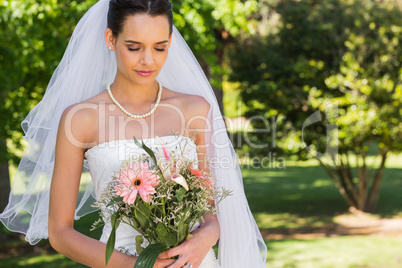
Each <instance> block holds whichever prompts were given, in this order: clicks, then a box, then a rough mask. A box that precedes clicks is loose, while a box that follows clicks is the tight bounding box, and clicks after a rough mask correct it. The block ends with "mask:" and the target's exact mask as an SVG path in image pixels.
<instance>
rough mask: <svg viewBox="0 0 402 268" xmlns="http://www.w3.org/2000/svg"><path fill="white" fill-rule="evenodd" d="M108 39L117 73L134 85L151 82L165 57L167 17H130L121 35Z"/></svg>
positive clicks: (139, 15) (167, 42) (169, 37)
mask: <svg viewBox="0 0 402 268" xmlns="http://www.w3.org/2000/svg"><path fill="white" fill-rule="evenodd" d="M106 36H107V35H106ZM106 38H108V37H106ZM111 38H113V44H114V46H113V49H114V50H115V53H116V62H117V69H118V72H120V74H121V75H123V76H124V77H125V78H126V79H128V80H129V81H131V82H133V83H136V84H142V85H144V84H149V83H151V82H153V81H154V80H155V78H156V77H157V76H158V74H159V72H160V70H161V69H162V67H163V65H164V63H165V61H166V58H167V56H168V49H169V46H170V41H171V35H170V34H169V21H168V19H167V17H166V16H156V17H151V16H149V15H147V14H137V15H133V16H129V17H127V19H126V21H125V23H124V26H123V31H122V32H121V33H120V34H119V35H118V36H117V38H116V37H113V36H112V37H111ZM106 42H107V41H106Z"/></svg>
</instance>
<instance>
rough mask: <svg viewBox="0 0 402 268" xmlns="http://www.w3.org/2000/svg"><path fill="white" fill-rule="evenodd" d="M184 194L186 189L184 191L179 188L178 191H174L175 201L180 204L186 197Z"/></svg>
mask: <svg viewBox="0 0 402 268" xmlns="http://www.w3.org/2000/svg"><path fill="white" fill-rule="evenodd" d="M186 192H187V191H186V189H184V188H183V187H180V188H179V189H178V190H176V198H177V201H179V202H181V201H182V200H183V198H184V196H185V195H186Z"/></svg>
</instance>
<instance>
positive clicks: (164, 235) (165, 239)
mask: <svg viewBox="0 0 402 268" xmlns="http://www.w3.org/2000/svg"><path fill="white" fill-rule="evenodd" d="M156 233H157V235H158V237H159V238H160V240H161V241H162V243H164V244H165V245H166V246H167V247H169V248H171V247H173V246H175V245H177V239H176V236H175V235H174V234H172V233H169V232H168V230H167V229H166V227H165V225H164V224H163V223H161V222H159V223H158V225H157V226H156Z"/></svg>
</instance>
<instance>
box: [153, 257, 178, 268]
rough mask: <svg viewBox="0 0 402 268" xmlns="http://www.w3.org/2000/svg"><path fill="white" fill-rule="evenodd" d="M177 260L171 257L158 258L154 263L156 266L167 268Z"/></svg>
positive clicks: (155, 267)
mask: <svg viewBox="0 0 402 268" xmlns="http://www.w3.org/2000/svg"><path fill="white" fill-rule="evenodd" d="M174 261H175V260H172V259H169V260H156V262H155V264H154V268H165V267H167V266H169V265H171V264H172V263H173V262H174Z"/></svg>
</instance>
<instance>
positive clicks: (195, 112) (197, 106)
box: [166, 90, 210, 117]
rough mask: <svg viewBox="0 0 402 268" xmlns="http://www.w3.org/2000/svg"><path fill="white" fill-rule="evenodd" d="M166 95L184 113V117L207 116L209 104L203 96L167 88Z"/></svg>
mask: <svg viewBox="0 0 402 268" xmlns="http://www.w3.org/2000/svg"><path fill="white" fill-rule="evenodd" d="M167 91H168V92H167V94H166V97H167V99H171V100H172V101H171V102H174V103H175V104H176V105H177V106H178V107H179V108H180V109H181V110H182V111H183V112H184V114H185V115H186V117H194V116H204V117H207V116H208V112H209V109H210V104H209V102H208V101H207V100H205V98H204V97H202V96H198V95H192V94H185V93H179V92H175V91H172V90H167Z"/></svg>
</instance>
